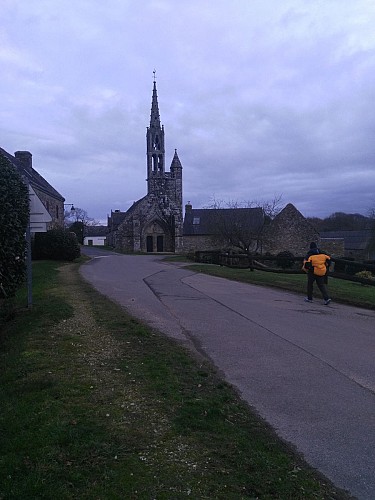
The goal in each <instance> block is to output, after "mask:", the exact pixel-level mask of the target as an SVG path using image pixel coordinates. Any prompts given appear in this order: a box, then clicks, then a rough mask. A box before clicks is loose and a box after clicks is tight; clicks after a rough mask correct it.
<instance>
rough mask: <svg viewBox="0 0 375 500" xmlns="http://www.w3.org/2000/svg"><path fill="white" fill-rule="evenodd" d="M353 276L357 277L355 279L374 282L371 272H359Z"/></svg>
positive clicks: (374, 278)
mask: <svg viewBox="0 0 375 500" xmlns="http://www.w3.org/2000/svg"><path fill="white" fill-rule="evenodd" d="M355 276H357V278H363V279H366V280H375V277H374V276H373V275H372V273H371V271H360V272H359V273H356V274H355Z"/></svg>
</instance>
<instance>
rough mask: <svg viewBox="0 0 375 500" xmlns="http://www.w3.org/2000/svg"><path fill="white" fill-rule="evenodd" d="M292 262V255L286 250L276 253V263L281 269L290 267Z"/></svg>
mask: <svg viewBox="0 0 375 500" xmlns="http://www.w3.org/2000/svg"><path fill="white" fill-rule="evenodd" d="M293 264H294V255H293V254H292V252H288V251H287V250H286V251H284V252H280V253H278V254H277V255H276V265H277V267H281V269H290V268H291V267H293Z"/></svg>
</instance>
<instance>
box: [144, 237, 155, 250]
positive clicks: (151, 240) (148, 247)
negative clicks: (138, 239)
mask: <svg viewBox="0 0 375 500" xmlns="http://www.w3.org/2000/svg"><path fill="white" fill-rule="evenodd" d="M146 250H147V252H153V251H154V238H153V237H152V236H147V238H146Z"/></svg>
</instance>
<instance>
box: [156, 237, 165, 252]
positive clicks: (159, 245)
mask: <svg viewBox="0 0 375 500" xmlns="http://www.w3.org/2000/svg"><path fill="white" fill-rule="evenodd" d="M156 251H157V252H164V236H163V235H161V234H159V236H158V237H157V238H156Z"/></svg>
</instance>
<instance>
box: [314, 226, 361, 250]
mask: <svg viewBox="0 0 375 500" xmlns="http://www.w3.org/2000/svg"><path fill="white" fill-rule="evenodd" d="M370 236H371V229H363V230H361V231H322V232H321V233H320V237H321V238H323V239H324V238H341V239H344V247H345V250H346V251H350V250H365V249H366V247H367V245H368V242H369V240H370Z"/></svg>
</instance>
